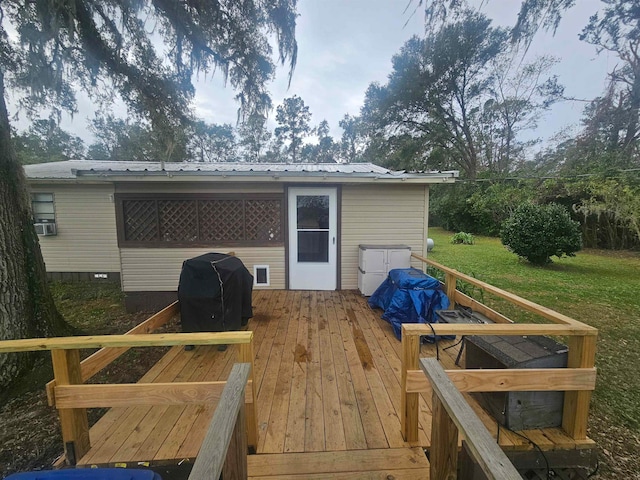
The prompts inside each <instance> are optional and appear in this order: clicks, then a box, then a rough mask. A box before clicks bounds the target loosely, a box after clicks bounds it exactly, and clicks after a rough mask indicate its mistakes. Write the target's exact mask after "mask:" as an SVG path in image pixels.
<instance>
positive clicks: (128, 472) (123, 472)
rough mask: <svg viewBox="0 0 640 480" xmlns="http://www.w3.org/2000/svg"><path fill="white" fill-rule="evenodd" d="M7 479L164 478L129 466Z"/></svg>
mask: <svg viewBox="0 0 640 480" xmlns="http://www.w3.org/2000/svg"><path fill="white" fill-rule="evenodd" d="M5 480H162V477H161V476H160V475H158V474H157V473H156V472H154V471H153V470H143V469H129V468H70V469H64V470H42V471H39V472H22V473H14V474H12V475H9V476H8V477H6V478H5Z"/></svg>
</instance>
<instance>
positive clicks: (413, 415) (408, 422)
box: [400, 329, 420, 442]
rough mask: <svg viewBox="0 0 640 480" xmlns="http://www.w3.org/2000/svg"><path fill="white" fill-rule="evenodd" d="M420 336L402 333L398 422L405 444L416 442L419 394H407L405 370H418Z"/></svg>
mask: <svg viewBox="0 0 640 480" xmlns="http://www.w3.org/2000/svg"><path fill="white" fill-rule="evenodd" d="M419 357H420V336H419V335H410V334H408V333H407V332H405V331H404V329H403V331H402V380H401V388H402V392H401V402H400V421H401V423H402V436H403V437H404V440H405V442H417V441H418V412H419V399H420V394H419V393H407V370H418V368H419V363H418V362H419Z"/></svg>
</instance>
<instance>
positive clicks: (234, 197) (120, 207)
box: [114, 192, 286, 248]
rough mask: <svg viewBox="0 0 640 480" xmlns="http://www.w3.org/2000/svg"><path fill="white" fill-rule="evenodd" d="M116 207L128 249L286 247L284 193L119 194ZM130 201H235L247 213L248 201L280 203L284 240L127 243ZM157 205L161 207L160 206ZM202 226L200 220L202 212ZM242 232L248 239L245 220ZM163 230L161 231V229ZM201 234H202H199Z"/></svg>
mask: <svg viewBox="0 0 640 480" xmlns="http://www.w3.org/2000/svg"><path fill="white" fill-rule="evenodd" d="M114 200H115V206H116V225H117V234H118V235H117V236H118V246H119V247H125V248H192V247H212V246H220V247H245V246H246V247H282V246H284V244H285V236H286V232H285V208H286V205H285V198H284V194H281V193H275V194H274V193H249V192H248V193H241V194H208V193H186V194H183V193H120V194H119V193H116V194H115V196H114ZM127 200H147V201H155V202H158V201H162V200H182V201H196V202H197V201H203V200H204V201H206V200H231V201H242V202H243V211H244V202H247V201H256V200H257V201H260V200H277V201H279V202H280V208H279V209H278V215H279V218H278V223H279V229H280V239H279V240H277V241H263V240H245V239H241V240H223V241H217V240H203V239H200V238H198V239H197V240H194V241H188V240H182V241H163V240H153V241H139V240H127V239H126V238H125V215H124V203H125V202H126V201H127ZM156 205H157V203H156ZM197 212H198V219H197V220H198V222H199V220H200V218H199V208H198V209H197ZM159 216H160V213H159V209H158V208H157V206H156V218H157V220H156V222H157V224H158V226H159V225H160V222H159ZM242 221H243V225H242V232H243V236H246V224H245V219H243V220H242ZM158 228H159V227H158ZM198 233H199V232H198Z"/></svg>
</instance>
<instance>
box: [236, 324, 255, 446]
mask: <svg viewBox="0 0 640 480" xmlns="http://www.w3.org/2000/svg"><path fill="white" fill-rule="evenodd" d="M239 347H240V348H239V354H238V361H239V362H240V363H248V364H250V365H251V373H250V374H249V380H251V395H252V397H253V402H252V403H246V404H245V406H246V416H247V441H248V444H249V448H251V449H252V451H254V452H255V451H256V450H257V449H258V412H257V403H258V402H257V395H258V392H257V391H256V390H257V389H258V385H257V384H256V381H255V380H256V374H255V371H256V366H255V359H254V350H253V335H252V336H251V340H250V341H249V343H241V344H240V345H239Z"/></svg>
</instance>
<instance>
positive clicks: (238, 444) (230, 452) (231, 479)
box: [222, 405, 248, 480]
mask: <svg viewBox="0 0 640 480" xmlns="http://www.w3.org/2000/svg"><path fill="white" fill-rule="evenodd" d="M245 420H246V416H245V405H241V406H240V411H239V412H238V418H237V419H236V424H235V426H234V427H233V434H232V436H231V441H230V442H229V448H228V449H227V456H226V457H225V460H224V465H223V466H222V478H224V480H244V479H246V478H247V476H248V471H247V429H246V426H245Z"/></svg>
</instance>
